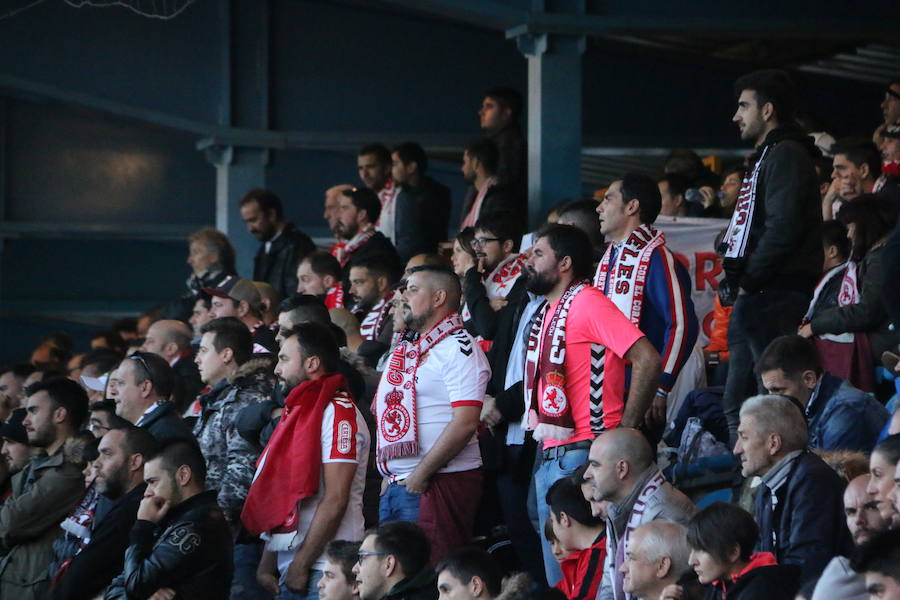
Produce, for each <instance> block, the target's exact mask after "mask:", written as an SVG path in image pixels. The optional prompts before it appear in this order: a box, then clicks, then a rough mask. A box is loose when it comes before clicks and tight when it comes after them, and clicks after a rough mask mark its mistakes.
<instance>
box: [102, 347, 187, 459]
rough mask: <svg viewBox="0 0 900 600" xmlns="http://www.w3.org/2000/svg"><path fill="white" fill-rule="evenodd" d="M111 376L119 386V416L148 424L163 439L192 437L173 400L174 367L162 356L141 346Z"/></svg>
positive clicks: (129, 420) (160, 440)
mask: <svg viewBox="0 0 900 600" xmlns="http://www.w3.org/2000/svg"><path fill="white" fill-rule="evenodd" d="M110 377H111V378H112V380H113V381H112V382H111V383H112V385H114V386H115V387H116V389H117V392H116V396H115V402H116V414H117V415H118V416H120V417H122V418H123V419H125V420H126V421H128V422H129V423H133V424H134V425H137V426H138V427H144V428H146V429H147V431H149V432H150V433H151V434H152V435H153V437H155V438H156V439H157V441H159V442H160V443H162V442H166V441H168V440H171V439H181V440H187V441H193V439H194V436H193V435H192V434H191V430H190V429H189V428H188V426H187V425H186V424H185V423H184V421H182V420H181V417H179V416H178V411H177V410H176V409H175V405H174V404H172V402H171V401H170V398H171V396H172V392H173V391H174V390H175V371H174V370H173V369H172V367H170V366H169V364H168V363H167V362H166V361H165V360H164V359H163V358H161V357H160V356H159V355H157V354H152V353H150V352H144V351H142V350H139V351H137V352H134V353H133V354H131V355H130V356H128V357H127V358H126V359H125V360H123V361H122V363H121V364H120V365H119V368H117V369H116V370H115V371H113V374H112V375H111V376H110Z"/></svg>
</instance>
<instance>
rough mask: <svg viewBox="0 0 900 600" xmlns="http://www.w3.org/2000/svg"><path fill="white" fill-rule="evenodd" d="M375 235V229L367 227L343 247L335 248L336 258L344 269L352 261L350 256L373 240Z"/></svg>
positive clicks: (370, 226)
mask: <svg viewBox="0 0 900 600" xmlns="http://www.w3.org/2000/svg"><path fill="white" fill-rule="evenodd" d="M373 235H375V228H374V227H373V226H372V225H366V226H365V227H364V228H362V229H360V230H359V232H358V233H357V234H356V235H355V236H353V239H352V240H350V241H349V242H347V243H346V244H344V245H343V246H341V247H338V248H335V251H336V254H335V255H334V257H335V258H337V259H338V262H339V263H341V266H342V267H343V266H346V264H347V261H348V260H350V255H351V254H353V253H354V252H356V251H357V250H358V249H359V247H360V246H362V245H363V244H365V243H366V242H368V241H369V240H370V239H372V236H373Z"/></svg>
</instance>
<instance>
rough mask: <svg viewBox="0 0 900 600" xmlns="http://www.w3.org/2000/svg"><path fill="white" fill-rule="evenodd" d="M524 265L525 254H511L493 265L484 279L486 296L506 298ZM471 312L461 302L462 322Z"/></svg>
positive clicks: (469, 316)
mask: <svg viewBox="0 0 900 600" xmlns="http://www.w3.org/2000/svg"><path fill="white" fill-rule="evenodd" d="M524 265H525V256H524V255H522V254H511V255H510V256H508V257H506V258H505V259H503V260H502V261H500V264H499V265H497V266H496V267H494V270H493V271H491V273H490V275H488V276H487V279H485V280H484V289H485V292H486V293H487V297H488V298H497V297H500V298H506V296H507V295H508V294H509V292H510V291H511V290H512V289H513V286H515V285H516V282H517V281H518V280H519V277H521V276H522V273H523V268H522V267H523V266H524ZM471 318H472V313H471V312H470V311H469V305H468V304H463V307H462V319H463V322H465V321H469V320H471Z"/></svg>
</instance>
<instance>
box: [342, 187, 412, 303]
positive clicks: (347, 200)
mask: <svg viewBox="0 0 900 600" xmlns="http://www.w3.org/2000/svg"><path fill="white" fill-rule="evenodd" d="M338 211H339V212H338V222H337V225H336V227H337V234H338V235H339V236H340V237H341V238H343V239H345V240H347V243H346V244H344V245H343V246H342V247H340V248H336V249H335V251H334V253H333V254H334V255H335V257H336V258H337V259H338V262H340V263H341V269H343V276H344V291H345V292H349V291H350V283H349V277H350V267H352V266H353V265H355V264H357V263H359V262H362V261H366V260H373V259H376V260H381V261H383V262H385V263H386V264H388V265H389V266H390V268H391V272H392V273H393V274H394V275H395V276H399V274H400V272H401V270H402V265H401V264H400V255H398V254H397V250H396V248H394V245H393V244H392V243H391V241H390V240H389V239H388V238H387V237H385V235H384V234H383V233H382V232H380V231H376V230H375V223H376V222H377V221H378V217H379V216H380V215H381V201H380V200H379V199H378V196H377V195H376V194H375V192H373V191H372V190H370V189H368V188H350V189H348V190H344V191H343V192H341V196H340V198H339V200H338Z"/></svg>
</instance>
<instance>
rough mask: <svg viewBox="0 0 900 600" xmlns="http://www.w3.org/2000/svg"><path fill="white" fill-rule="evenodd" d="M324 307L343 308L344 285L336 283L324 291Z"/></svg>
mask: <svg viewBox="0 0 900 600" xmlns="http://www.w3.org/2000/svg"><path fill="white" fill-rule="evenodd" d="M325 308H329V309H330V308H344V286H342V285H341V284H337V285H336V286H334V287H333V288H331V289H330V290H328V291H327V292H325Z"/></svg>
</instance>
